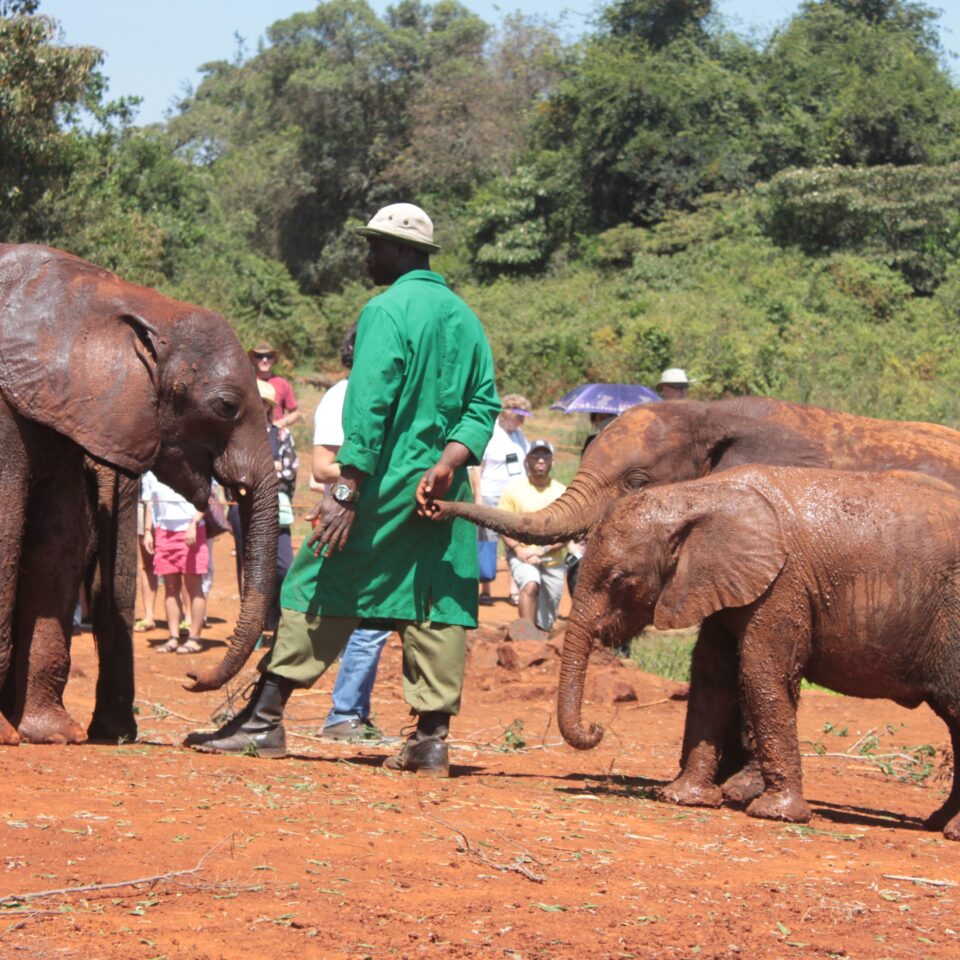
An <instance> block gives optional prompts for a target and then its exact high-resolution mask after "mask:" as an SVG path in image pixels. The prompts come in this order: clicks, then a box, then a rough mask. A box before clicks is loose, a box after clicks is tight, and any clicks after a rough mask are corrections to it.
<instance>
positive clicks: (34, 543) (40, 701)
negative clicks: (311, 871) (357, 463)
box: [0, 245, 277, 744]
mask: <svg viewBox="0 0 960 960" xmlns="http://www.w3.org/2000/svg"><path fill="white" fill-rule="evenodd" d="M150 469H152V470H153V471H154V472H155V473H156V474H157V476H158V477H159V478H160V479H161V480H163V481H164V482H165V483H167V484H169V485H170V486H171V487H173V488H174V489H175V490H177V491H178V492H179V493H180V494H182V495H183V496H185V497H186V498H187V499H188V500H190V502H191V503H193V504H194V506H196V507H197V509H205V507H206V504H207V501H208V498H209V495H210V479H211V477H215V478H216V479H217V480H218V481H219V482H220V483H222V484H224V485H225V486H228V487H230V488H232V489H234V490H237V491H239V502H240V515H241V523H242V525H243V528H244V540H245V542H247V543H249V544H252V545H253V548H252V549H248V550H247V551H246V566H245V570H244V594H243V597H242V602H241V610H240V616H239V619H238V622H237V626H236V629H235V631H234V635H233V637H232V639H231V642H230V644H229V647H228V650H227V653H226V655H225V656H224V659H223V662H222V663H221V664H219V665H217V666H216V667H214V668H212V669H211V670H210V671H208V672H207V673H205V674H204V675H202V676H200V677H195V678H194V680H195V682H194V685H193V687H192V689H212V688H215V687H217V686H220V685H222V684H223V683H225V682H226V681H227V680H228V679H230V677H232V676H233V675H235V674H236V672H237V671H238V670H239V669H240V667H241V666H242V665H243V663H244V662H245V661H246V659H247V657H248V656H249V653H250V651H251V650H252V649H253V647H254V645H255V644H256V641H257V639H258V637H259V635H260V630H261V628H262V625H263V620H264V616H265V614H266V609H267V605H268V602H269V598H270V597H271V595H272V590H273V577H274V568H275V560H276V558H275V552H276V538H277V487H276V474H275V472H274V467H273V457H272V455H271V453H270V447H269V444H268V442H267V435H266V431H265V430H264V427H263V409H262V405H261V402H260V397H259V394H258V392H257V389H256V383H255V379H254V374H253V371H252V370H251V367H250V363H249V361H248V359H247V357H246V354H245V353H244V351H243V349H242V347H241V346H240V343H239V341H238V340H237V337H236V335H235V333H234V332H233V330H232V329H231V327H230V325H229V323H228V322H227V321H226V320H225V319H224V318H223V317H222V316H220V315H218V314H216V313H212V312H210V311H209V310H204V309H202V308H200V307H196V306H193V305H191V304H186V303H180V302H178V301H176V300H171V299H170V298H168V297H164V296H162V295H160V294H159V293H157V292H156V291H154V290H150V289H148V288H146V287H141V286H137V285H136V284H132V283H128V282H126V281H124V280H121V279H120V278H118V277H116V276H114V275H113V274H111V273H109V272H108V271H106V270H104V269H102V268H100V267H97V266H95V265H93V264H91V263H87V262H86V261H84V260H81V259H79V258H78V257H74V256H72V255H70V254H67V253H64V252H62V251H59V250H54V249H51V248H48V247H39V246H32V245H0V494H2V496H3V502H4V505H5V508H4V510H3V512H2V514H0V568H2V570H3V572H4V575H3V578H2V580H0V686H2V685H3V683H4V678H5V677H7V683H6V687H5V689H4V701H3V702H4V712H5V713H6V714H7V716H6V719H5V718H4V717H2V716H0V743H7V744H15V743H17V742H19V740H21V739H24V740H27V741H31V742H52V743H64V742H78V741H81V740H83V739H85V735H84V732H83V730H82V729H81V728H80V727H79V726H78V725H77V723H76V722H75V721H74V720H73V719H72V718H71V717H70V716H69V715H68V714H67V712H66V711H65V709H64V707H63V689H64V686H65V684H66V680H67V673H68V671H69V663H70V660H69V649H70V635H71V632H72V613H73V608H74V605H75V604H76V599H77V596H78V593H79V587H80V582H81V579H83V578H84V577H86V578H87V582H88V584H89V585H90V587H91V590H92V597H91V602H92V615H93V624H94V634H95V637H96V641H97V648H98V654H99V657H100V678H99V682H98V685H97V704H96V708H95V711H94V716H93V720H92V722H91V726H90V730H89V731H88V732H89V734H90V736H92V737H97V738H100V739H111V740H117V739H119V738H121V737H124V738H132V737H134V736H135V735H136V723H135V721H134V717H133V655H132V649H133V648H132V635H131V628H132V623H133V605H134V597H135V583H136V501H137V496H138V492H139V483H138V477H139V475H140V474H141V473H143V472H144V471H146V470H150ZM11 653H12V656H11ZM11 664H12V665H13V669H12V670H9V667H10V666H11ZM8 672H9V676H7V675H8Z"/></svg>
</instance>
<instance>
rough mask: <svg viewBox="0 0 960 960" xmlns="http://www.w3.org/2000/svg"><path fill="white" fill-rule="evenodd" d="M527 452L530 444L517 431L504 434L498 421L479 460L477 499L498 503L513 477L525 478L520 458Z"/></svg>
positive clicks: (519, 430) (504, 431)
mask: <svg viewBox="0 0 960 960" xmlns="http://www.w3.org/2000/svg"><path fill="white" fill-rule="evenodd" d="M529 448H530V442H529V441H528V440H527V438H526V437H525V436H524V435H523V431H522V430H521V429H519V427H518V428H517V429H516V430H513V431H511V432H510V433H507V431H506V430H504V429H503V427H501V426H500V421H499V420H498V421H497V422H496V423H495V424H494V425H493V436H492V437H491V438H490V442H489V443H488V444H487V449H486V450H484V451H483V457H482V458H481V465H480V496H482V497H496V498H498V499H499V497H500V494H501V493H503V488H504V487H505V486H506V485H507V484H508V483H509V482H510V481H511V480H512V479H513V478H514V477H523V476H526V472H527V471H526V467H525V466H524V463H523V458H524V457H525V456H526V455H527V451H528V450H529ZM508 458H509V459H508Z"/></svg>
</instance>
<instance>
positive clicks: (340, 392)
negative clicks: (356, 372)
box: [313, 379, 347, 447]
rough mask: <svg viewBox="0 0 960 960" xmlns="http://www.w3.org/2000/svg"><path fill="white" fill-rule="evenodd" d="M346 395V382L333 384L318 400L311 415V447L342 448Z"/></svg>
mask: <svg viewBox="0 0 960 960" xmlns="http://www.w3.org/2000/svg"><path fill="white" fill-rule="evenodd" d="M346 395H347V381H346V380H345V379H344V380H341V381H340V382H339V383H335V384H334V385H333V386H332V387H331V388H330V389H329V390H328V391H327V392H326V393H325V394H324V395H323V398H322V399H321V400H320V403H319V404H318V406H317V412H316V413H315V414H314V415H313V445H314V446H315V447H318V446H321V445H322V446H324V447H342V446H343V401H344V398H345V397H346Z"/></svg>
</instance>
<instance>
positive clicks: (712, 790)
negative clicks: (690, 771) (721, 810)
mask: <svg viewBox="0 0 960 960" xmlns="http://www.w3.org/2000/svg"><path fill="white" fill-rule="evenodd" d="M657 796H658V797H659V798H660V799H661V800H665V801H667V802H668V803H679V804H680V805H681V806H684V807H719V806H720V804H721V803H722V802H723V793H721V791H720V788H719V787H718V786H717V785H716V784H713V783H698V782H697V781H695V780H694V779H693V778H692V777H688V776H685V775H681V776H679V777H677V779H676V780H674V781H673V783H668V784H667V785H666V786H665V787H661V788H660V789H659V790H658V791H657Z"/></svg>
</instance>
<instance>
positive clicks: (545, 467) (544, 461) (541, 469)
mask: <svg viewBox="0 0 960 960" xmlns="http://www.w3.org/2000/svg"><path fill="white" fill-rule="evenodd" d="M525 462H526V465H527V473H528V474H529V475H530V476H531V477H539V478H541V479H542V478H544V477H549V476H550V471H551V469H552V468H553V454H552V453H551V452H550V451H549V450H547V449H546V448H545V447H537V448H536V450H531V451H530V452H529V453H528V454H527V457H526V461H525Z"/></svg>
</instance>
